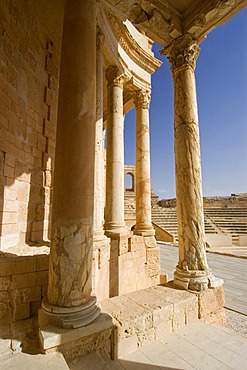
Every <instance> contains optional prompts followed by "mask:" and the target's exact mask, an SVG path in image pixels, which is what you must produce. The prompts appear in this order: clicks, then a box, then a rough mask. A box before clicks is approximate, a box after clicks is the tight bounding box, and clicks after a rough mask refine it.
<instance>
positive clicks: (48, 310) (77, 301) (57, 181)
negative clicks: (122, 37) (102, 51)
mask: <svg viewBox="0 0 247 370" xmlns="http://www.w3.org/2000/svg"><path fill="white" fill-rule="evenodd" d="M95 10H96V9H95V0H87V1H78V0H66V2H65V14H64V27H63V40H62V55H61V67H60V81H59V101H58V119H57V136H56V154H55V173H54V190H53V208H52V237H51V252H50V264H49V283H48V296H47V299H45V300H44V301H43V304H42V311H41V320H40V321H43V322H44V321H45V320H46V321H47V322H51V323H53V324H54V325H57V326H61V327H64V328H76V327H80V326H84V325H86V324H88V323H90V322H91V321H93V320H94V319H95V318H96V317H97V316H98V315H99V313H100V309H99V308H98V307H97V305H96V297H94V296H91V290H92V272H91V269H92V251H93V210H94V160H95V122H96V115H95V112H96V12H95Z"/></svg>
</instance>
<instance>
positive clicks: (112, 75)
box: [106, 66, 126, 87]
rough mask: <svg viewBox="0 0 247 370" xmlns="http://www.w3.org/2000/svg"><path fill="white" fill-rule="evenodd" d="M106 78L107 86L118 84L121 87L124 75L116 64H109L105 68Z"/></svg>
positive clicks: (124, 78)
mask: <svg viewBox="0 0 247 370" xmlns="http://www.w3.org/2000/svg"><path fill="white" fill-rule="evenodd" d="M106 80H107V84H108V86H111V85H118V86H121V87H123V84H124V82H125V80H126V75H125V73H124V70H123V69H122V68H119V67H117V66H109V67H108V68H107V70H106Z"/></svg>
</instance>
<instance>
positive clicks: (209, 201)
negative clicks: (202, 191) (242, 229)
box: [158, 194, 247, 208]
mask: <svg viewBox="0 0 247 370" xmlns="http://www.w3.org/2000/svg"><path fill="white" fill-rule="evenodd" d="M158 205H159V206H161V207H165V208H174V207H176V198H173V199H162V200H160V201H159V202H158ZM203 205H204V208H210V207H226V208H227V207H240V208H241V207H247V196H246V195H245V194H239V195H237V194H236V195H234V194H232V195H231V196H229V197H228V196H225V197H203Z"/></svg>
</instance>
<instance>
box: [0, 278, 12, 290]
mask: <svg viewBox="0 0 247 370" xmlns="http://www.w3.org/2000/svg"><path fill="white" fill-rule="evenodd" d="M11 281H12V279H11V276H1V277H0V291H1V290H8V289H9V288H10V287H11Z"/></svg>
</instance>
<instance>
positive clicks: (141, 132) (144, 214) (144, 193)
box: [134, 90, 154, 236]
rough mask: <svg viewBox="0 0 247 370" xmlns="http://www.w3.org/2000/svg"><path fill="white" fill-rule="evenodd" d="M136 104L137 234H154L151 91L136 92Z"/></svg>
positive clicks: (135, 231)
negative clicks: (150, 137) (151, 167)
mask: <svg viewBox="0 0 247 370" xmlns="http://www.w3.org/2000/svg"><path fill="white" fill-rule="evenodd" d="M134 103H135V106H136V225H135V230H134V233H135V234H136V235H143V236H151V235H154V229H153V226H152V221H151V186H150V177H151V176H150V139H149V103H150V91H149V90H139V91H137V92H136V93H135V96H134Z"/></svg>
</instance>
